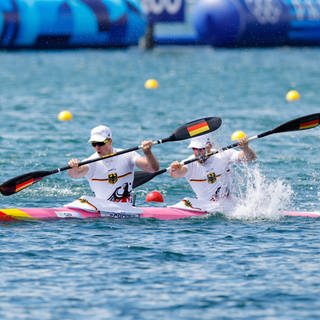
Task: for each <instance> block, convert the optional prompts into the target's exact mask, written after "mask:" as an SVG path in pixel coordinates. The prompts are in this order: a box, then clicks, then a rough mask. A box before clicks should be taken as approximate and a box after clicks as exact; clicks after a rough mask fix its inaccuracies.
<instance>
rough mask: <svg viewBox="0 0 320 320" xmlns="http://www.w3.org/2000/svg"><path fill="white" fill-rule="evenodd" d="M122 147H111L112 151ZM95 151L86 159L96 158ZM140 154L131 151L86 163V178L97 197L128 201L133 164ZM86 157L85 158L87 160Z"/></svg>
mask: <svg viewBox="0 0 320 320" xmlns="http://www.w3.org/2000/svg"><path fill="white" fill-rule="evenodd" d="M121 150H122V149H115V148H113V152H115V153H116V152H119V151H121ZM98 157H99V155H98V154H97V153H94V154H92V155H91V156H90V157H89V158H88V159H94V158H98ZM138 157H140V155H139V154H138V153H137V152H135V151H133V152H130V153H125V154H122V155H119V156H116V157H112V158H109V159H104V160H99V161H96V162H91V163H88V166H89V171H88V172H87V174H86V176H85V177H86V178H87V179H88V181H89V184H90V187H91V190H92V191H93V192H94V194H95V196H96V197H97V198H101V199H106V200H109V201H115V202H120V201H121V202H129V201H130V199H131V197H130V196H131V192H132V183H133V178H134V166H135V161H136V159H137V158H138ZM88 159H86V160H88Z"/></svg>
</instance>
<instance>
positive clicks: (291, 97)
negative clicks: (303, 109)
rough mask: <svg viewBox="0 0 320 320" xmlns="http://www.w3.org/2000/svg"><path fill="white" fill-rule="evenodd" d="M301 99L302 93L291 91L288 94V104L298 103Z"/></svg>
mask: <svg viewBox="0 0 320 320" xmlns="http://www.w3.org/2000/svg"><path fill="white" fill-rule="evenodd" d="M299 99H300V93H299V92H298V91H296V90H290V91H288V93H287V94H286V100H287V101H288V102H292V101H296V100H299Z"/></svg>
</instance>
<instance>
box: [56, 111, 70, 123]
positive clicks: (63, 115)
mask: <svg viewBox="0 0 320 320" xmlns="http://www.w3.org/2000/svg"><path fill="white" fill-rule="evenodd" d="M57 118H58V120H60V121H70V120H71V119H72V113H71V112H70V111H68V110H63V111H61V112H59V114H58V117H57Z"/></svg>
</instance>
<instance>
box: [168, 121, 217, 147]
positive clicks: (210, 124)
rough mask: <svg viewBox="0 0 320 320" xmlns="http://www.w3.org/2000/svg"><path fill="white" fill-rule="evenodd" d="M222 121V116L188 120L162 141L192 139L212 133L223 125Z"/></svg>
mask: <svg viewBox="0 0 320 320" xmlns="http://www.w3.org/2000/svg"><path fill="white" fill-rule="evenodd" d="M221 122H222V121H221V118H218V117H207V118H202V119H198V120H194V121H191V122H188V123H186V124H184V125H183V126H181V127H179V128H178V129H177V130H176V131H175V132H174V133H173V134H172V135H171V136H170V137H168V138H166V139H163V140H162V143H164V142H167V141H180V140H185V139H190V138H194V137H197V136H201V135H203V134H207V133H210V132H212V131H215V130H217V129H218V128H219V127H220V126H221Z"/></svg>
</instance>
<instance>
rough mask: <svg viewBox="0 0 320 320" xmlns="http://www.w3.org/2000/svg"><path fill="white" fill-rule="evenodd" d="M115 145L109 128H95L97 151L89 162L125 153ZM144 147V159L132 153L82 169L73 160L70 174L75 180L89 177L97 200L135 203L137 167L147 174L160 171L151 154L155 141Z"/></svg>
mask: <svg viewBox="0 0 320 320" xmlns="http://www.w3.org/2000/svg"><path fill="white" fill-rule="evenodd" d="M112 142H113V140H112V132H111V129H110V128H109V127H107V126H104V125H99V126H97V127H95V128H93V129H92V130H91V136H90V139H89V143H91V145H92V147H93V148H94V149H95V153H94V154H92V155H91V156H90V157H89V158H87V159H85V160H89V159H94V158H97V157H104V156H107V155H111V154H114V153H117V152H119V151H121V150H122V149H119V148H114V147H113V145H112ZM141 146H142V151H143V153H144V156H141V155H139V154H138V153H137V152H135V151H132V152H129V153H124V154H121V155H118V156H115V157H111V158H106V159H103V160H100V161H96V162H91V163H88V164H85V165H82V166H79V160H78V159H71V160H70V161H69V162H68V165H69V166H70V167H71V169H69V170H68V174H69V176H70V177H72V178H82V177H85V178H87V180H88V182H89V185H90V188H91V190H92V191H93V192H94V194H95V197H96V198H99V199H104V200H109V201H113V202H131V201H132V199H131V198H132V197H131V194H132V183H133V177H134V167H135V166H137V167H139V168H140V169H141V170H144V171H146V172H155V171H157V170H159V162H158V160H157V158H156V157H155V155H154V154H153V153H152V151H151V148H152V141H151V140H148V141H143V142H142V143H141Z"/></svg>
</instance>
